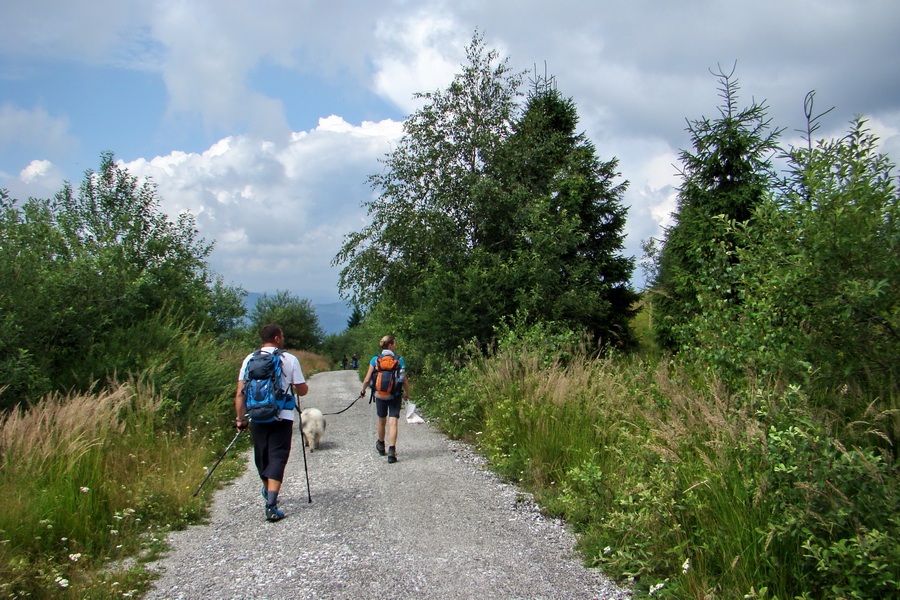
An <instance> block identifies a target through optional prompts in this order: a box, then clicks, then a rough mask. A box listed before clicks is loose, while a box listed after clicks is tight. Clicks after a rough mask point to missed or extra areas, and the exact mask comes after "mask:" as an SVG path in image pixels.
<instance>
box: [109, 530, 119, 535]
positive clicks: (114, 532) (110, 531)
mask: <svg viewBox="0 0 900 600" xmlns="http://www.w3.org/2000/svg"><path fill="white" fill-rule="evenodd" d="M109 535H119V530H118V529H110V530H109Z"/></svg>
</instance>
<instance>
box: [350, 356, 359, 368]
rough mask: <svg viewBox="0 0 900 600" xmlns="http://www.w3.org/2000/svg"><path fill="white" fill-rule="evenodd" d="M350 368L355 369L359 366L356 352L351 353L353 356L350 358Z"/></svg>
mask: <svg viewBox="0 0 900 600" xmlns="http://www.w3.org/2000/svg"><path fill="white" fill-rule="evenodd" d="M350 368H351V369H357V368H359V355H358V354H356V352H354V353H353V358H351V359H350Z"/></svg>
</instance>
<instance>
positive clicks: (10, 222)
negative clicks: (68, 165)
mask: <svg viewBox="0 0 900 600" xmlns="http://www.w3.org/2000/svg"><path fill="white" fill-rule="evenodd" d="M158 204H159V203H158V199H157V196H156V190H155V188H154V187H153V185H152V184H150V183H143V184H139V183H138V181H137V179H136V178H134V177H132V176H130V175H129V174H128V173H127V171H125V170H124V169H123V168H121V167H119V166H117V165H116V164H115V162H114V158H113V155H112V154H109V153H107V154H104V155H102V157H101V165H100V170H99V171H97V172H94V171H88V172H87V173H86V174H85V179H84V181H83V183H82V184H81V186H80V187H79V189H78V191H77V192H76V191H75V190H74V189H73V188H72V187H71V186H70V185H68V184H66V186H65V187H64V188H63V189H62V191H60V192H59V193H58V194H57V195H56V197H55V198H54V199H52V200H41V199H31V200H28V201H27V202H23V203H18V202H16V201H14V200H12V199H10V198H9V197H8V195H7V194H6V193H5V192H2V193H0V237H2V239H3V240H4V241H3V244H0V314H2V315H3V316H2V320H0V333H2V335H0V364H2V365H4V366H5V367H6V368H7V369H8V370H4V373H5V374H8V376H7V378H6V380H5V383H6V384H8V387H6V388H5V390H0V409H3V408H9V407H12V406H14V405H15V404H17V403H19V402H22V401H26V402H28V401H33V400H35V399H36V398H38V397H40V396H41V395H42V394H44V393H47V392H49V391H51V390H54V389H67V390H68V389H74V390H86V389H89V388H90V387H91V386H93V385H94V383H95V382H96V381H98V380H101V381H102V380H104V379H106V377H107V376H109V375H112V374H113V373H114V372H115V371H116V370H118V371H119V372H120V373H121V372H137V371H141V370H142V368H143V367H144V366H145V365H143V364H138V363H134V362H129V360H128V359H127V358H122V357H117V356H115V355H110V354H109V350H110V349H111V348H112V347H113V346H115V347H116V350H122V351H124V352H126V353H127V354H129V355H132V356H134V355H136V354H138V353H136V352H134V351H131V350H129V346H134V345H135V340H134V339H131V340H128V341H127V343H122V344H119V343H118V341H115V342H114V340H121V339H122V335H123V333H124V332H126V331H130V330H140V329H141V328H142V327H147V328H151V329H152V328H153V327H155V324H154V323H156V320H157V318H158V316H159V315H160V314H161V313H162V312H165V313H167V314H168V315H169V316H168V317H165V318H163V320H165V319H171V322H178V323H180V326H181V327H183V328H185V329H190V330H200V329H203V330H207V331H211V332H214V333H216V334H218V335H220V336H224V335H226V334H227V333H228V331H229V329H230V328H231V327H233V326H234V324H235V323H236V321H237V320H238V319H239V318H240V316H242V314H243V308H242V307H241V303H240V300H241V297H242V295H243V293H244V292H243V290H240V289H239V288H231V287H228V286H226V285H225V284H223V283H222V281H221V279H217V280H215V281H213V279H212V277H211V275H210V273H209V272H208V270H207V266H206V262H205V259H206V257H207V256H208V254H209V252H210V250H211V248H212V246H211V245H209V244H207V243H206V242H205V241H203V240H202V239H198V237H197V230H196V227H195V226H194V221H193V218H192V217H191V216H190V215H189V214H182V215H180V216H179V217H178V218H177V219H176V220H175V221H174V222H172V221H169V220H168V219H167V218H166V216H165V215H164V214H163V213H162V212H161V211H160V210H159V207H158ZM168 326H169V325H164V327H168Z"/></svg>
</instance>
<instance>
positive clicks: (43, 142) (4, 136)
mask: <svg viewBox="0 0 900 600" xmlns="http://www.w3.org/2000/svg"><path fill="white" fill-rule="evenodd" d="M76 145H77V143H76V141H75V139H74V138H73V137H72V135H71V134H70V133H69V120H68V119H67V118H66V117H56V116H53V115H51V114H50V113H48V112H47V111H46V110H45V109H43V108H40V107H37V108H34V109H31V110H25V109H21V108H17V107H15V106H13V105H12V104H9V103H6V104H3V105H2V106H0V153H2V152H7V151H10V150H12V149H27V150H30V151H32V152H34V153H36V154H43V155H45V156H47V155H50V156H54V157H55V156H59V155H61V154H65V153H68V152H70V151H72V150H73V149H74V148H75V146H76Z"/></svg>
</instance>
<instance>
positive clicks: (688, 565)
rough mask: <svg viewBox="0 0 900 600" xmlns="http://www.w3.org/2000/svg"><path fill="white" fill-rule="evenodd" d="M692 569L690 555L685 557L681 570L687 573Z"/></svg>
mask: <svg viewBox="0 0 900 600" xmlns="http://www.w3.org/2000/svg"><path fill="white" fill-rule="evenodd" d="M690 570H691V559H690V557H688V558H686V559H684V564H683V565H681V572H682V573H687V572H688V571H690Z"/></svg>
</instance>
